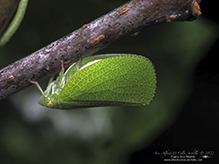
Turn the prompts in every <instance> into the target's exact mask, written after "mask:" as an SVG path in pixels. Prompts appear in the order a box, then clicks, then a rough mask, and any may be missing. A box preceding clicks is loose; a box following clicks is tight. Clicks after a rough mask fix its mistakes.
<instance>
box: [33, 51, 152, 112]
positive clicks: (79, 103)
mask: <svg viewBox="0 0 219 164" xmlns="http://www.w3.org/2000/svg"><path fill="white" fill-rule="evenodd" d="M61 65H62V70H61V72H60V73H59V77H58V78H57V79H56V80H55V81H52V80H53V78H51V79H50V82H49V84H48V87H47V89H46V90H45V92H43V91H42V89H41V88H40V86H39V84H38V83H37V82H34V81H30V82H31V83H34V84H35V85H36V86H37V87H38V88H39V90H40V92H41V94H42V96H41V98H40V100H39V104H41V105H43V106H46V107H51V108H58V109H73V108H81V107H97V106H144V105H147V104H149V103H150V102H151V101H152V100H153V98H154V95H155V90H156V74H155V70H154V67H153V64H152V63H151V61H150V60H149V59H147V58H145V57H143V56H139V55H133V54H107V55H97V56H92V57H88V58H84V59H83V60H81V61H78V62H76V63H74V64H72V65H71V66H70V67H69V68H68V69H67V70H66V72H65V73H64V67H63V62H62V64H61Z"/></svg>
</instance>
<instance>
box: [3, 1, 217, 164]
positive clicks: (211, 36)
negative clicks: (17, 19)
mask: <svg viewBox="0 0 219 164" xmlns="http://www.w3.org/2000/svg"><path fill="white" fill-rule="evenodd" d="M125 2H126V1H125V0H111V1H109V0H83V1H71V0H65V1H53V0H47V1H42V0H41V1H30V2H29V4H28V8H27V11H26V15H25V17H24V20H23V21H22V23H21V26H20V27H19V29H18V31H17V32H16V33H15V35H14V36H13V37H12V38H11V40H10V41H9V42H8V44H7V45H5V46H4V47H2V48H0V68H3V67H5V66H7V65H9V64H11V63H13V62H15V61H16V60H19V59H21V58H23V57H25V56H27V55H29V54H31V53H33V52H35V51H37V50H38V49H40V48H42V47H44V46H46V45H47V44H49V43H51V42H53V41H55V40H56V39H59V38H60V37H62V36H64V35H67V34H68V33H70V32H72V31H74V30H76V29H77V28H80V27H81V26H83V25H84V24H86V23H89V22H91V21H92V20H94V19H96V18H98V17H99V16H102V15H104V14H106V13H107V12H109V11H111V10H113V9H114V8H116V7H118V6H120V5H122V4H123V3H125ZM201 8H202V13H203V15H202V16H200V17H199V18H198V19H197V20H195V21H193V22H175V23H166V24H161V25H156V26H153V27H149V28H146V29H144V30H142V31H141V32H140V33H139V34H138V35H137V36H129V37H126V38H123V39H122V40H120V41H117V42H116V43H114V44H112V45H110V46H108V47H107V48H105V49H103V50H101V51H99V52H98V53H96V54H102V53H115V52H122V53H134V54H139V55H144V56H146V57H148V58H149V59H150V60H151V61H152V62H153V64H154V66H155V69H156V73H157V81H158V84H157V93H156V97H155V99H154V101H153V102H152V103H151V104H150V105H148V106H146V107H125V108H122V107H121V108H120V107H104V108H101V107H99V108H90V109H75V110H67V111H66V110H54V109H49V108H45V107H42V106H40V105H38V103H37V102H38V99H39V97H40V93H39V91H38V90H37V88H36V87H35V86H31V87H29V88H27V89H25V90H23V91H21V92H19V93H16V94H14V95H13V96H10V97H8V98H7V99H4V100H2V101H1V102H0V109H1V110H0V121H1V123H0V134H1V135H0V161H1V163H4V164H5V163H10V164H18V163H22V164H26V163H28V164H30V163H31V164H38V163H41V164H44V163H45V164H47V163H49V162H50V163H63V164H70V163H71V164H72V163H77V164H78V163H80V164H87V163H89V164H103V163H104V164H107V163H109V164H112V163H114V164H117V163H118V164H144V163H152V162H160V163H163V162H164V159H165V158H167V157H163V152H166V151H169V152H171V151H172V152H173V151H176V152H182V151H185V152H187V153H188V152H189V151H190V152H192V151H198V152H199V154H198V156H196V158H199V159H202V162H204V163H213V162H216V161H219V160H218V157H217V156H218V155H217V154H218V152H219V151H218V149H219V148H218V147H219V144H218V138H219V133H218V130H219V128H218V123H219V101H218V98H219V96H218V92H219V69H218V68H217V65H218V63H217V62H218V60H217V54H218V53H219V50H218V47H219V41H218V36H219V29H218V22H219V20H218V18H217V15H216V5H215V4H213V3H212V2H210V1H206V0H203V2H202V3H201ZM48 80H49V77H48V78H46V79H44V80H42V81H39V83H40V84H41V86H42V87H43V88H44V89H45V88H46V85H47V82H48ZM201 151H203V152H205V153H206V152H211V153H213V154H211V155H208V157H209V158H207V157H206V158H205V157H202V156H200V155H201V154H200V152H201Z"/></svg>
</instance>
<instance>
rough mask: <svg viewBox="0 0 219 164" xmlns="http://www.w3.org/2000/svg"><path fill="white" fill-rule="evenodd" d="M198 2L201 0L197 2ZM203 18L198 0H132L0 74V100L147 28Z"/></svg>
mask: <svg viewBox="0 0 219 164" xmlns="http://www.w3.org/2000/svg"><path fill="white" fill-rule="evenodd" d="M198 1H199V0H198ZM200 14H201V12H200V8H199V5H198V3H197V1H196V0H131V1H129V2H128V3H126V4H124V5H122V6H120V7H118V8H116V9H114V10H113V11H111V12H109V13H108V14H106V15H104V16H102V17H100V18H98V19H96V20H94V21H92V22H91V23H89V24H86V25H84V26H83V27H81V28H79V29H78V30H76V31H74V32H72V33H70V34H69V35H67V36H64V37H63V38H61V39H59V40H57V41H55V42H53V43H51V44H49V45H48V46H45V47H43V48H42V49H40V50H38V51H37V52H34V53H33V54H31V55H29V56H27V57H25V58H23V59H21V60H18V61H16V62H15V63H13V64H11V65H9V66H7V67H5V68H3V69H2V70H0V99H3V98H5V97H7V96H9V95H12V94H14V93H16V92H18V91H20V90H22V89H24V88H26V87H28V86H30V85H31V83H30V82H29V80H34V81H38V80H40V79H42V78H44V77H46V76H49V75H51V74H53V73H55V72H57V71H58V70H59V66H60V63H61V62H60V61H61V60H62V61H64V62H68V61H71V62H75V61H77V60H78V59H80V58H84V57H86V56H89V55H92V54H93V53H94V52H96V51H98V50H100V49H102V48H104V47H105V46H107V45H109V44H110V43H113V42H115V41H116V40H118V39H120V38H122V37H124V36H127V35H131V34H133V33H135V32H137V31H139V30H141V29H143V28H145V27H148V26H152V25H155V24H160V23H165V22H173V21H191V20H193V19H195V18H196V17H197V16H199V15H200Z"/></svg>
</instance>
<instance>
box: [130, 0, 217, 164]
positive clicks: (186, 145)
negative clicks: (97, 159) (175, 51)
mask: <svg viewBox="0 0 219 164" xmlns="http://www.w3.org/2000/svg"><path fill="white" fill-rule="evenodd" d="M201 9H202V14H203V16H204V17H206V18H208V19H210V20H212V21H214V22H216V23H217V24H218V23H219V17H218V16H217V14H216V11H217V7H216V6H215V4H214V3H212V1H207V0H203V1H202V2H201ZM218 55H219V38H217V41H216V42H215V43H214V44H213V47H212V48H211V50H210V51H209V52H208V53H206V55H205V57H204V58H203V59H202V60H201V61H200V63H199V64H198V66H197V67H196V69H195V72H194V74H193V84H192V93H191V95H190V96H189V97H188V98H187V100H186V101H185V103H184V105H183V106H182V109H181V112H180V114H179V117H178V118H177V120H176V122H175V123H174V124H173V125H171V126H170V127H169V128H168V129H167V130H166V131H165V132H163V133H162V134H161V135H160V136H159V137H158V138H157V139H156V140H154V141H153V142H152V143H151V144H150V145H149V146H147V147H146V148H143V149H142V150H140V151H136V152H133V153H132V154H131V155H130V163H131V164H144V163H152V162H155V161H156V162H160V163H163V159H162V158H161V157H160V156H154V153H155V152H156V151H159V152H165V151H168V150H169V151H171V150H173V151H174V150H175V151H183V150H185V151H187V152H188V151H193V150H198V151H199V152H200V151H214V156H212V159H207V160H204V161H203V162H204V163H218V162H219V141H218V138H219V133H218V131H219V127H218V125H219V118H218V113H219V68H218Z"/></svg>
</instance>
